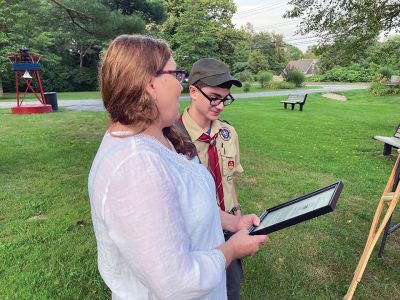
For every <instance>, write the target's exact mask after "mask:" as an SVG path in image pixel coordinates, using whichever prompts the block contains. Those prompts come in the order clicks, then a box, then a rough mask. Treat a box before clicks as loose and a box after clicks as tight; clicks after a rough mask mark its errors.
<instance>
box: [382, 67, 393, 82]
mask: <svg viewBox="0 0 400 300" xmlns="http://www.w3.org/2000/svg"><path fill="white" fill-rule="evenodd" d="M379 74H381V75H382V76H383V77H386V78H387V79H390V77H392V75H393V74H394V71H393V69H392V68H391V67H388V66H383V67H382V68H380V69H379Z"/></svg>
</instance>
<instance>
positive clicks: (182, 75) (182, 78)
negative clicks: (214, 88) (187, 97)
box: [157, 70, 189, 83]
mask: <svg viewBox="0 0 400 300" xmlns="http://www.w3.org/2000/svg"><path fill="white" fill-rule="evenodd" d="M157 74H158V75H161V74H171V75H173V76H175V78H176V80H178V81H179V82H180V83H184V82H187V80H188V77H189V74H188V73H187V72H186V71H183V70H161V71H160V72H158V73H157Z"/></svg>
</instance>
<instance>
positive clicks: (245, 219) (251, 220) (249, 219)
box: [236, 214, 260, 231]
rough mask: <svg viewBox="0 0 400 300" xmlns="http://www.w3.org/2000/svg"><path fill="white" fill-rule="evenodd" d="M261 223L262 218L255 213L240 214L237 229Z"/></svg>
mask: <svg viewBox="0 0 400 300" xmlns="http://www.w3.org/2000/svg"><path fill="white" fill-rule="evenodd" d="M252 225H255V226H258V225H260V219H259V218H258V217H257V215H255V214H250V215H244V216H238V222H237V224H236V231H239V230H241V229H248V228H249V227H250V226H252Z"/></svg>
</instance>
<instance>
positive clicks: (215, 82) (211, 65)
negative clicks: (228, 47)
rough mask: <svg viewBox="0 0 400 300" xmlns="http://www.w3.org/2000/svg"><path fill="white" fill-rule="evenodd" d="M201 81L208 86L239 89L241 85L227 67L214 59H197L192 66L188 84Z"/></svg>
mask: <svg viewBox="0 0 400 300" xmlns="http://www.w3.org/2000/svg"><path fill="white" fill-rule="evenodd" d="M199 80H201V81H202V82H204V83H205V84H207V85H209V86H219V85H221V84H228V83H230V84H234V85H236V86H237V87H241V86H242V83H241V82H240V81H239V80H237V79H236V78H235V77H233V76H232V75H231V74H230V72H229V66H228V65H227V64H226V63H224V62H222V61H220V60H217V59H214V58H203V59H199V60H198V61H196V62H195V63H194V64H193V67H192V70H191V71H190V74H189V80H188V82H189V84H194V83H196V82H197V81H199Z"/></svg>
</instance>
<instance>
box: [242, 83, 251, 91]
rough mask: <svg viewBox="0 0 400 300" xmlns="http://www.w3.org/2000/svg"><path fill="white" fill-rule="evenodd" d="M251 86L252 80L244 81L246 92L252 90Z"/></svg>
mask: <svg viewBox="0 0 400 300" xmlns="http://www.w3.org/2000/svg"><path fill="white" fill-rule="evenodd" d="M250 87H251V84H250V82H244V83H243V92H245V93H247V92H250Z"/></svg>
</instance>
